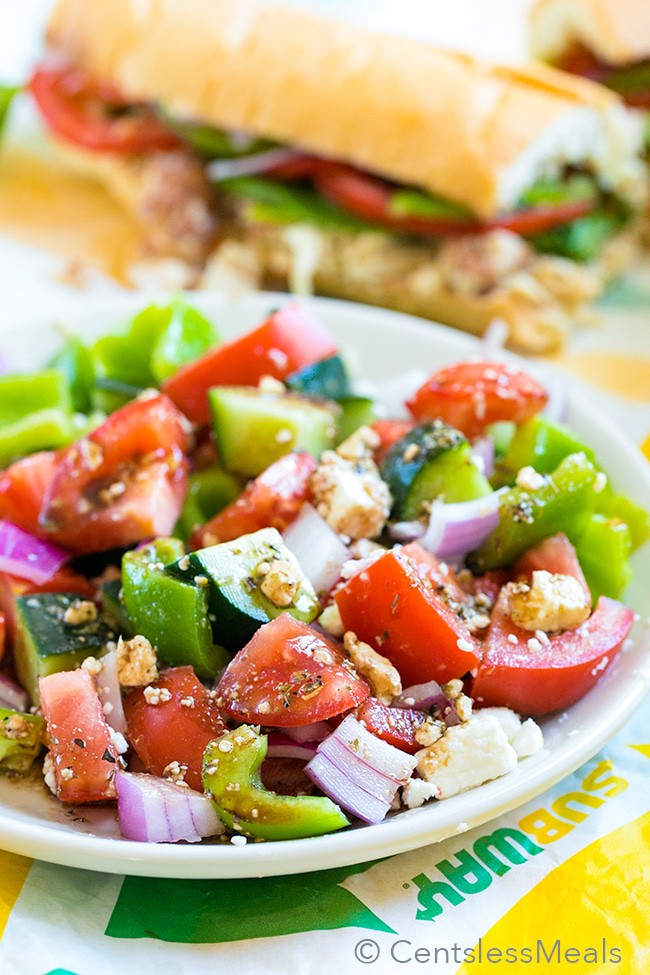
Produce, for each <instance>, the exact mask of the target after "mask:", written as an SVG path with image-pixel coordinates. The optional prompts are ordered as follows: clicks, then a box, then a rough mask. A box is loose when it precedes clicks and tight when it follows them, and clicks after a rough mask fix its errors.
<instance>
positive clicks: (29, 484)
mask: <svg viewBox="0 0 650 975" xmlns="http://www.w3.org/2000/svg"><path fill="white" fill-rule="evenodd" d="M57 460H58V454H56V453H55V452H54V451H53V450H45V451H41V452H40V453H38V454H32V455H31V457H25V458H24V459H23V460H17V461H16V462H15V463H14V464H12V465H11V467H8V468H7V469H6V470H5V471H3V472H2V473H0V518H6V519H7V521H10V522H12V524H14V525H18V527H19V528H22V529H23V530H24V531H27V532H30V533H31V534H32V535H43V529H42V528H41V526H40V525H39V523H38V518H39V515H40V512H41V507H42V505H43V498H44V497H45V493H46V491H47V488H48V487H49V485H50V482H51V480H52V478H53V476H54V470H55V468H56V464H57Z"/></svg>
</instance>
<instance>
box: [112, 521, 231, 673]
mask: <svg viewBox="0 0 650 975" xmlns="http://www.w3.org/2000/svg"><path fill="white" fill-rule="evenodd" d="M184 552H185V547H184V545H183V543H182V542H181V541H180V540H179V539H177V538H157V539H155V540H154V541H153V542H150V543H149V544H148V545H145V546H144V547H143V548H140V549H137V550H136V551H134V552H127V553H126V554H125V555H124V557H123V559H122V594H123V600H124V606H125V609H126V612H127V614H128V617H129V620H130V623H131V627H132V629H133V630H134V631H135V632H136V633H138V634H141V635H142V636H145V637H146V638H147V639H148V640H149V641H150V642H151V643H152V644H153V645H154V646H155V647H156V648H157V650H158V652H159V654H160V656H161V657H162V659H163V660H166V661H167V663H170V664H173V665H174V666H182V665H184V664H189V665H190V666H192V667H194V670H195V671H196V673H197V674H199V675H200V676H202V677H214V676H215V675H216V673H217V672H218V671H219V670H220V668H221V667H223V666H225V664H227V663H228V661H229V660H230V657H229V656H228V654H227V653H226V651H225V650H224V648H223V647H221V646H219V645H218V644H215V643H214V641H213V637H212V627H211V625H210V617H209V613H208V593H207V589H205V588H201V587H200V586H196V585H194V584H193V582H192V581H191V580H190V581H183V580H182V579H179V578H178V577H177V576H174V575H171V574H170V573H168V572H166V571H165V569H164V567H165V565H168V564H169V563H171V562H174V561H175V560H178V559H182V558H183V556H184Z"/></svg>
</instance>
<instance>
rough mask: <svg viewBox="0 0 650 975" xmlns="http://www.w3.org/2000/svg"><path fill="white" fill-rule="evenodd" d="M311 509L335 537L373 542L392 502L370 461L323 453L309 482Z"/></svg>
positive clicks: (386, 488)
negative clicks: (311, 497)
mask: <svg viewBox="0 0 650 975" xmlns="http://www.w3.org/2000/svg"><path fill="white" fill-rule="evenodd" d="M311 490H312V494H313V496H314V506H315V508H316V510H317V511H318V513H319V515H321V517H322V518H324V519H325V521H326V522H327V524H328V525H329V526H330V528H332V529H333V530H334V531H335V532H336V533H337V534H339V535H347V536H348V538H350V539H359V538H375V537H376V536H377V535H379V533H380V532H381V530H382V528H383V527H384V525H385V523H386V520H387V518H388V515H389V513H390V509H391V504H392V499H391V496H390V491H389V490H388V485H387V484H385V483H384V481H382V479H381V477H380V476H379V471H378V470H377V467H376V465H375V464H374V463H373V462H372V461H371V460H360V461H352V460H347V459H346V458H344V457H341V456H340V455H339V454H337V453H335V452H334V451H333V450H326V451H325V453H324V454H323V456H322V459H321V463H320V464H319V466H318V467H317V468H316V470H315V471H314V473H313V475H312V478H311Z"/></svg>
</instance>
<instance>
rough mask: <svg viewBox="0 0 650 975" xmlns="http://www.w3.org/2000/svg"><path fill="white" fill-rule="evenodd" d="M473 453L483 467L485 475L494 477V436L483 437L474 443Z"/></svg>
mask: <svg viewBox="0 0 650 975" xmlns="http://www.w3.org/2000/svg"><path fill="white" fill-rule="evenodd" d="M472 454H473V455H474V457H475V458H476V459H478V461H480V466H481V468H482V473H483V475H484V476H485V477H492V475H493V474H494V440H493V439H492V437H481V438H480V440H475V441H474V443H473V444H472Z"/></svg>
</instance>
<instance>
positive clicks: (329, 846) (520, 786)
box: [0, 292, 650, 879]
mask: <svg viewBox="0 0 650 975" xmlns="http://www.w3.org/2000/svg"><path fill="white" fill-rule="evenodd" d="M188 298H189V301H190V302H191V303H192V304H195V305H196V306H197V307H199V308H202V309H204V310H212V311H213V312H214V311H215V310H216V309H218V308H219V307H223V308H228V307H231V306H233V305H234V306H237V305H238V306H239V307H240V308H241V307H242V306H250V310H251V314H255V315H257V314H258V313H260V314H264V313H266V312H268V310H269V308H272V307H274V306H277V304H278V303H286V302H287V301H289V300H291V298H290V296H288V295H287V294H285V293H277V292H255V293H247V294H242V295H239V296H236V297H234V298H233V296H230V295H228V294H225V293H222V292H202V293H201V292H197V293H190V294H189V296H188ZM164 300H169V295H168V294H167V293H161V292H138V293H135V294H133V293H129V294H125V295H115V296H114V297H111V298H107V297H106V296H89V300H88V303H87V305H86V306H85V307H82V306H81V305H77V306H76V307H75V309H74V310H72V309H71V310H70V311H69V312H68V313H66V314H65V320H66V327H69V328H70V329H71V330H75V331H76V330H80V331H82V332H83V330H84V328H85V330H86V331H88V326H89V319H90V316H91V315H92V314H93V312H95V313H96V312H97V305H101V309H102V310H101V314H100V315H99V316H98V317H99V318H101V319H102V321H103V320H104V319H106V318H112V317H113V316H114V318H115V320H116V321H118V320H119V316H120V315H122V314H128V313H130V312H132V311H135V310H137V309H138V308H142V307H144V306H145V305H146V304H147V303H149V302H151V301H164ZM298 300H299V301H300V302H301V303H304V304H306V305H307V306H311V307H313V308H314V309H315V310H316V311H318V309H319V308H321V309H325V312H327V310H331V311H332V312H333V314H334V315H335V316H339V317H340V316H341V315H343V316H345V317H347V319H348V320H349V324H350V330H351V332H353V331H354V325H355V319H356V320H357V321H359V320H360V319H366V320H367V318H368V316H369V315H370V316H371V317H374V318H376V320H377V321H379V322H382V324H386V327H389V326H390V327H391V328H394V327H396V326H400V327H401V328H405V329H406V330H407V331H409V332H412V334H414V335H418V336H420V337H421V336H423V335H424V333H425V332H429V333H430V334H433V335H434V336H437V337H439V338H440V339H441V341H442V342H443V343H447V344H448V345H451V346H452V347H455V348H454V349H452V351H455V350H456V349H457V350H459V352H460V353H461V354H464V353H465V351H466V352H467V354H470V355H471V354H472V353H474V354H476V352H477V351H478V350H479V349H480V348H481V343H480V339H478V338H476V337H474V336H470V335H467V334H465V333H462V332H458V331H456V330H454V329H451V328H448V327H447V326H444V325H441V324H438V323H432V322H428V321H425V320H423V319H419V318H416V317H414V316H411V315H406V314H404V313H402V312H394V311H391V310H389V309H383V308H376V307H373V306H368V305H359V304H354V303H351V302H347V301H343V300H339V299H331V298H311V297H310V298H299V299H298ZM60 317H61V316H57V318H60ZM325 317H327V315H326V314H325ZM51 324H53V323H48V322H46V321H44V320H43V316H38V318H31V319H30V317H29V316H24V318H23V320H22V322H21V325H23V326H24V327H25V328H27V329H30V328H31V329H33V330H35V331H42V330H43V329H48V328H50V327H51ZM1 343H2V332H1V331H0V344H1ZM507 357H508V358H509V359H512V360H513V361H515V362H522V361H524V362H526V361H527V360H522V357H521V356H516V355H514V354H510V353H508V354H507ZM530 363H532V365H533V366H535V367H538V365H540V366H541V367H542V369H543V371H545V372H548V373H552V372H554V370H553V369H552V366H549V365H548V364H547V363H545V362H541V363H540V362H539V360H530V361H529V365H528V367H529V368H530ZM569 400H570V403H571V408H572V409H574V410H577V412H578V414H581V413H584V414H585V415H586V413H587V412H588V413H589V414H590V417H589V422H592V423H595V424H596V425H597V427H598V428H599V429H601V430H603V432H605V433H606V435H607V437H608V439H616V440H617V441H618V443H617V447H616V451H617V456H619V455H620V456H622V457H624V458H625V460H626V466H629V465H632V468H633V469H636V470H635V473H637V474H638V478H639V482H640V485H641V487H642V488H643V489H644V492H645V494H646V495H650V466H649V465H647V464H646V463H645V461H644V459H643V457H642V455H641V453H640V451H639V450H638V448H637V447H636V446H635V445H634V444H633V443H632V441H631V440H629V439H628V438H627V435H626V434H625V432H624V431H623V430H622V429H621V427H619V425H618V424H617V423H616V422H615V421H614V420H612V419H611V418H610V417H609V416H608V415H607V414H605V413H604V412H601V410H600V408H599V407H598V406H597V405H594V404H593V402H591V401H590V400H588V399H587V398H586V397H585V396H584V395H583V394H582V393H581V392H580V391H577V392H576V391H571V392H570V396H569ZM585 422H587V421H586V420H585ZM633 493H634V494H638V493H639V491H638V490H635V491H634V492H633ZM648 643H649V641H648V634H647V633H645V634H643V633H638V634H637V635H636V636H635V641H634V648H633V650H634V655H635V658H636V657H638V660H639V667H640V670H639V672H638V678H636V679H632V677H630V678H628V679H627V680H626V681H625V683H624V688H623V692H622V693H619V695H618V696H617V697H616V699H615V701H614V704H613V706H612V707H611V710H610V711H609V713H608V715H607V717H606V719H605V720H604V721H603V722H601V723H595V722H593V721H592V722H591V724H592V725H593V727H590V728H589V729H588V731H587V732H586V733H583V734H580V735H578V736H576V737H575V738H573V739H568V738H567V739H566V740H565V741H563V742H562V743H561V744H560V745H558V746H557V747H556V748H555V749H554V750H553V751H552V752H549V751H548V750H546V749H544V751H543V752H541V753H538V755H537V756H534V757H533V758H531V759H527V760H525V761H524V762H521V763H520V764H519V765H518V767H517V769H516V770H515V771H513V772H511V773H509V774H508V775H507V776H504V777H502V778H499V779H496V780H493V781H492V782H488V783H486V784H484V785H482V786H479V787H478V788H475V789H473V790H470V791H469V792H466V793H461V794H460V795H459V796H456V797H452V798H451V799H447V800H445V803H444V804H442V803H439V804H432V805H430V806H428V807H424V809H422V808H421V809H417V810H410V811H402V812H400V813H399V814H398V815H397V816H395V817H392V818H389V819H387V820H385V821H384V822H383V823H380V824H377V825H375V826H362V827H358V828H353V829H352V830H346V831H344V832H341V833H333V834H327V835H325V836H322V837H311V838H307V839H301V840H284V841H274V842H272V843H259V844H253V843H251V844H247V845H246V846H244V847H242V846H233V845H231V844H227V843H215V844H207V845H206V844H197V845H189V844H188V845H179V844H145V843H137V842H134V841H129V840H121V839H116V838H112V837H102V836H96V835H92V834H88V833H73V832H71V831H68V830H65V829H61V828H58V827H57V825H56V824H47V823H40V822H38V823H34V822H33V821H31V820H30V819H29V818H26V817H25V815H24V814H23V813H21V812H20V811H19V812H18V813H16V814H15V815H12V814H11V813H9V815H8V812H7V809H6V807H4V806H3V805H2V804H0V847H1V848H2V849H6V850H9V851H10V852H13V853H18V854H22V855H25V856H31V857H35V858H37V859H40V860H45V861H47V862H51V863H57V864H61V865H65V866H73V867H80V868H83V869H89V870H95V871H99V872H104V873H111V874H130V875H136V876H148V877H178V878H183V879H225V878H246V877H258V876H271V875H282V874H287V873H289V874H299V873H306V872H312V871H314V870H321V869H327V868H328V867H344V866H349V865H352V864H356V863H362V862H367V861H368V860H374V859H379V858H383V857H387V856H394V855H397V854H399V853H403V852H406V851H409V850H413V849H417V848H419V847H422V846H427V845H429V844H432V843H437V842H441V841H442V840H444V839H448V838H449V837H451V836H454V835H461V834H462V833H464V832H465V831H466V829H473V828H475V827H478V826H481V825H484V824H485V823H486V822H489V821H491V820H493V819H496V818H498V817H499V816H502V815H504V814H505V813H507V812H510V811H513V810H514V809H516V808H519V807H520V806H523V805H525V804H526V803H527V802H529V801H530V800H532V799H533V798H536V797H537V796H539V795H541V793H543V792H545V791H547V790H548V789H549V788H551V787H552V786H553V785H555V784H557V782H559V781H560V780H561V779H563V778H565V777H566V776H568V775H569V774H571V773H572V772H573V771H575V770H576V769H577V768H579V767H580V766H581V765H583V764H584V763H585V762H587V761H588V760H589V759H590V758H592V757H593V756H594V755H595V754H596V752H597V751H598V750H599V748H600V747H601V746H602V745H603V744H604V743H605V742H606V741H607V740H608V739H609V738H611V737H612V736H613V735H614V734H616V732H617V731H619V730H620V728H621V727H622V726H623V725H624V724H625V723H626V721H627V720H628V719H629V718H630V717H631V715H632V713H633V711H634V710H636V708H637V707H638V706H639V705H640V704H641V702H642V701H643V699H644V697H645V695H646V681H647V680H648V679H649V677H650V661H649V660H648V653H647V651H648V649H650V647H649V646H648ZM644 667H646V668H648V669H649V673H648V675H645V673H644ZM634 673H635V672H633V674H634ZM606 676H607V675H606ZM619 690H620V689H619ZM582 700H583V701H584V700H585V699H584V698H583V699H582ZM580 703H581V702H577V703H576V705H574V707H578V706H579V704H580ZM543 759H545V760H543ZM542 760H543V761H542ZM468 796H472V797H473V799H474V803H473V809H472V814H471V815H468V811H467V810H465V811H464V812H463V819H462V821H460V822H459V818H460V817H459V816H458V815H457V814H456V812H455V810H456V808H457V806H458V805H461V808H462V803H463V802H466V801H467V797H468ZM441 809H442V810H443V812H442V813H441V812H440V810H441ZM444 810H446V811H444ZM430 820H431V822H430ZM116 848H117V849H116ZM251 848H252V849H254V850H255V851H256V852H255V853H254V854H253V855H252V856H251V852H250V851H251ZM287 864H288V866H287Z"/></svg>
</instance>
